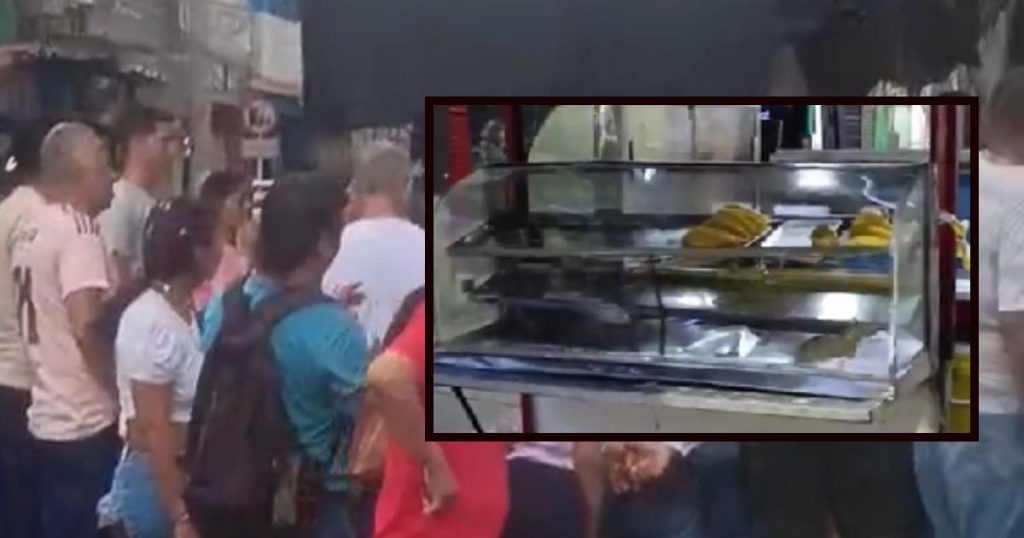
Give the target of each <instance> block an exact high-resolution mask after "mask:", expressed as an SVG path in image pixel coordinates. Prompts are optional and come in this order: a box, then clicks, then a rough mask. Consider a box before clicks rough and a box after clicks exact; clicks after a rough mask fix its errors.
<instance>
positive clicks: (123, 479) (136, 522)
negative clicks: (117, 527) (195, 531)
mask: <svg viewBox="0 0 1024 538" xmlns="http://www.w3.org/2000/svg"><path fill="white" fill-rule="evenodd" d="M101 504H102V505H105V508H106V510H102V508H104V507H103V506H101V510H102V511H107V512H108V514H109V516H108V517H111V518H112V519H120V521H121V522H122V523H123V525H124V529H125V531H126V532H127V534H128V536H129V538H172V537H173V535H174V522H173V521H172V520H171V516H170V514H168V513H167V509H166V508H164V505H163V503H161V501H160V495H159V494H158V493H157V488H156V480H155V478H154V477H153V472H152V470H151V469H150V466H149V462H148V461H146V456H145V454H143V453H140V452H134V451H129V452H128V454H127V455H126V456H125V457H124V459H122V460H121V463H120V464H118V466H117V470H116V471H114V484H113V486H112V488H111V490H110V495H109V496H108V497H107V498H106V499H104V501H102V502H101Z"/></svg>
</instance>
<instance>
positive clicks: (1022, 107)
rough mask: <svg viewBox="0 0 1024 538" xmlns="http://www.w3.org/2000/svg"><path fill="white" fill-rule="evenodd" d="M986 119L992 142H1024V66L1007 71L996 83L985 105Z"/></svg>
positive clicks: (989, 138)
mask: <svg viewBox="0 0 1024 538" xmlns="http://www.w3.org/2000/svg"><path fill="white" fill-rule="evenodd" d="M985 120H986V129H987V130H988V131H989V132H988V133H987V136H986V138H987V139H988V140H989V141H990V142H992V141H995V142H997V143H1000V144H1006V143H1011V144H1018V145H1019V144H1021V142H1024V67H1016V68H1013V69H1011V70H1009V71H1007V72H1006V74H1005V75H1003V78H1001V79H1000V80H999V82H998V83H996V86H995V88H993V89H992V93H990V94H989V97H988V103H987V104H986V106H985ZM1012 141H1021V142H1012Z"/></svg>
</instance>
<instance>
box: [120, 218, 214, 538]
mask: <svg viewBox="0 0 1024 538" xmlns="http://www.w3.org/2000/svg"><path fill="white" fill-rule="evenodd" d="M213 224H214V223H213V222H212V219H210V218H209V217H208V216H207V215H206V214H205V213H204V212H203V211H202V210H200V209H199V208H197V207H196V206H194V205H193V204H192V203H190V202H188V201H185V200H175V201H172V202H166V203H162V204H159V205H157V206H156V207H154V208H153V210H152V212H151V213H150V216H149V218H148V219H147V222H146V230H145V237H146V245H145V253H144V260H145V275H146V279H147V281H148V282H149V287H148V288H147V289H145V291H143V292H142V294H141V295H140V296H139V297H138V298H136V299H135V301H134V302H132V303H131V305H130V306H129V307H128V308H127V310H125V312H124V314H123V315H122V316H121V321H120V325H119V328H118V332H117V340H116V356H117V380H118V389H119V393H120V403H121V433H122V435H123V436H124V439H125V445H126V451H125V457H124V459H123V460H122V461H121V463H120V464H119V466H118V469H117V472H116V473H115V476H114V485H113V491H112V493H111V500H112V501H113V504H114V505H115V506H116V508H117V512H118V514H119V515H120V516H121V520H122V522H123V524H124V529H123V530H124V531H125V532H126V534H127V535H128V536H129V537H130V538H172V537H173V538H192V537H195V536H197V535H196V533H195V530H194V529H193V528H192V525H191V523H190V521H189V518H188V512H187V511H186V508H185V503H184V502H183V500H182V498H181V493H182V489H183V487H184V482H185V477H184V475H183V473H182V470H181V468H180V467H179V460H180V457H181V456H182V453H183V449H184V446H185V438H186V430H187V425H188V422H189V419H190V418H191V411H192V401H193V398H194V396H195V389H196V383H197V381H198V378H199V371H200V367H201V366H202V362H203V353H202V351H201V350H200V345H199V332H198V329H197V326H196V319H195V315H194V309H193V305H192V297H193V292H194V291H195V289H196V287H197V286H199V285H200V284H201V283H202V282H205V281H207V280H208V279H209V278H210V277H211V275H212V274H213V272H214V271H215V270H216V268H217V265H218V263H219V256H220V249H219V247H218V245H217V244H216V241H214V230H213Z"/></svg>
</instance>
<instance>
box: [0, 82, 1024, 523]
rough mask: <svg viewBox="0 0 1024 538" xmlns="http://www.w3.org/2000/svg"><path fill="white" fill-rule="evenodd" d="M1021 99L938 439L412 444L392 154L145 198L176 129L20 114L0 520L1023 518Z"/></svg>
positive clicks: (403, 201) (213, 181)
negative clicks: (974, 318) (968, 427)
mask: <svg viewBox="0 0 1024 538" xmlns="http://www.w3.org/2000/svg"><path fill="white" fill-rule="evenodd" d="M1020 103H1024V73H1022V72H1021V71H1016V72H1014V73H1011V75H1009V76H1008V77H1007V78H1006V79H1005V80H1004V82H1003V83H1001V85H1000V86H999V88H997V89H996V92H995V93H994V94H993V97H992V99H990V102H989V107H988V110H987V114H986V118H987V123H986V129H988V133H989V137H988V140H987V151H986V153H985V154H984V155H983V161H982V167H981V170H982V176H983V177H982V178H981V179H982V183H981V186H982V197H981V199H982V204H983V205H984V204H993V207H998V208H999V211H990V212H988V213H983V215H982V220H983V222H982V224H981V225H982V227H984V228H986V230H988V229H989V227H991V229H992V230H997V231H998V233H994V234H991V236H988V235H986V237H987V239H986V240H985V241H988V242H985V241H983V243H982V245H981V247H982V248H981V250H982V264H981V266H982V269H981V277H982V278H981V281H982V288H981V289H980V290H979V292H980V296H981V297H982V300H981V305H982V309H981V318H982V333H983V334H982V350H983V354H982V357H983V361H987V362H984V364H985V365H987V367H986V368H983V370H982V372H981V374H982V387H983V391H982V394H981V403H982V420H981V431H982V442H980V443H959V444H951V443H942V444H940V443H917V444H911V443H905V442H892V443H863V444H853V443H845V444H844V443H838V444H833V443H797V442H789V443H745V444H739V443H725V442H722V443H718V442H705V443H687V442H623V443H615V442H576V443H569V442H523V443H499V442H436V443H435V442H428V441H426V431H427V424H426V420H428V417H425V414H424V398H425V392H426V391H427V390H429V383H428V380H427V379H426V370H427V368H426V365H427V363H426V361H427V360H428V357H429V356H430V354H429V353H428V350H427V347H426V346H427V338H426V319H427V316H426V311H425V310H426V308H427V305H426V299H425V292H424V289H425V277H426V274H425V273H426V269H425V258H426V254H425V241H424V236H423V230H422V229H421V228H419V227H418V226H416V225H415V224H413V223H411V222H410V221H409V220H408V218H407V216H408V205H409V199H408V196H409V195H408V193H409V192H410V190H409V189H408V181H409V176H410V169H411V166H410V161H409V157H408V155H407V154H406V153H405V152H404V151H402V150H401V149H398V148H395V147H392V146H387V145H380V146H374V147H372V148H369V149H368V150H367V151H366V152H365V153H364V154H362V155H360V156H359V158H358V159H357V160H356V164H355V166H354V169H353V173H352V177H351V179H350V180H349V181H348V182H347V186H343V182H341V181H336V180H329V179H301V180H300V179H296V180H289V181H280V182H278V183H276V184H275V185H274V186H273V187H272V188H271V189H270V191H269V192H268V194H267V196H266V197H265V199H264V200H263V202H262V204H261V206H260V208H259V211H256V210H255V208H254V207H253V204H252V196H251V193H250V192H249V181H248V180H247V179H246V178H245V177H244V176H243V175H240V174H238V173H236V172H233V171H222V172H216V173H213V174H211V175H209V176H208V177H207V178H205V180H204V182H203V184H202V185H201V188H200V192H199V195H198V197H196V198H195V199H192V198H190V197H187V196H185V197H176V198H170V199H166V198H165V197H164V196H163V195H162V193H163V192H164V191H165V190H166V189H165V186H166V182H167V180H168V177H169V175H170V167H171V162H172V160H173V159H174V154H175V152H176V151H177V148H178V145H179V141H178V140H177V138H176V136H177V135H176V132H175V131H174V130H173V129H170V128H167V127H166V124H165V122H164V121H163V119H162V118H161V117H160V116H159V115H158V114H155V113H154V112H152V111H149V110H146V109H139V110H133V111H131V112H130V113H128V114H127V115H126V117H125V118H124V119H123V121H122V122H120V123H119V124H118V129H117V130H116V136H114V137H107V136H106V135H101V134H100V132H99V131H97V130H95V129H94V128H92V127H90V126H88V125H85V124H81V123H74V122H66V123H59V124H57V125H55V126H52V127H50V126H47V127H46V128H45V129H37V130H35V131H34V132H33V133H29V136H26V137H25V138H24V140H23V141H22V142H21V144H22V147H21V150H20V153H19V154H18V162H17V167H16V168H15V175H16V176H17V179H18V183H19V184H18V186H17V187H16V188H15V189H13V191H12V192H10V193H9V194H8V195H7V196H6V198H4V200H3V202H2V203H0V531H2V533H3V536H5V537H6V536H10V537H12V538H36V537H40V538H87V537H88V538H94V537H96V536H98V535H104V534H103V533H105V535H106V536H113V537H129V538H172V537H173V538H195V537H200V538H230V537H243V536H244V537H261V536H265V537H271V536H295V537H307V536H308V537H315V538H321V537H323V538H371V537H375V538H417V537H423V538H426V537H473V538H498V537H502V538H547V537H551V538H555V537H558V538H697V537H711V538H741V537H753V536H765V537H772V538H775V537H778V538H802V537H807V538H826V537H828V536H841V537H842V538H858V537H872V538H876V537H886V538H890V537H891V538H923V537H926V536H935V537H936V538H946V537H964V538H966V537H976V536H986V537H995V538H1000V537H1007V538H1009V537H1013V536H1022V535H1024V513H1022V512H1021V511H1020V509H1021V508H1022V507H1024V505H1022V504H1021V500H1022V499H1024V497H1022V496H1021V491H1022V490H1021V489H1020V483H1021V478H1022V477H1024V474H1021V472H1020V469H1024V466H1022V465H1020V461H1022V460H1021V458H1020V452H1021V451H1020V450H1019V447H1020V446H1021V444H1020V442H1019V437H1018V433H1017V432H1018V431H1019V426H1017V424H1018V423H1019V419H1018V418H1017V417H1018V416H1019V415H1017V406H1016V401H1017V398H1018V396H1017V395H1019V394H1021V391H1020V390H1019V388H1018V387H1020V386H1024V382H1016V383H1015V381H1018V380H1021V379H1024V376H1019V375H1017V374H1018V373H1019V372H1020V371H1021V370H1020V369H1017V368H1013V367H1012V365H1013V364H1015V362H1014V361H1013V360H1008V359H1013V358H1014V357H1015V355H1014V351H1013V350H1014V349H1020V346H1016V345H1015V342H1016V339H1018V338H1020V334H1021V333H1020V331H1019V330H1015V329H1016V327H1017V326H1018V325H1019V320H1018V319H1017V318H1018V317H1019V312H1018V311H1019V303H1020V301H1019V297H1018V296H1019V295H1020V290H1021V289H1024V287H1022V286H1021V284H1020V283H1019V282H1018V280H1019V273H1020V271H1018V270H1017V269H1018V268H1017V263H1016V259H1017V258H1018V257H1019V256H1020V253H1021V252H1024V249H1021V248H1020V247H1019V245H1018V244H1017V243H1018V242H1020V241H1021V240H1022V238H1024V234H1022V233H1020V229H1019V228H1020V224H1019V223H1020V222H1021V219H1020V214H1021V213H1020V212H1021V211H1024V209H1021V208H1024V190H1020V189H1019V188H1018V187H1016V186H1015V184H1014V181H1017V179H1019V178H1016V177H1015V175H1018V174H1019V170H1021V169H1022V168H1021V166H1024V149H1022V148H1024V145H1022V143H1021V141H1022V140H1024V114H1022V113H1021V111H1022V110H1024V107H1021V105H1020ZM112 148H116V151H111V149H112ZM112 154H113V155H116V156H118V159H117V162H116V166H113V165H112V163H111V155H112ZM112 168H117V169H118V173H117V174H115V173H114V172H113V171H112ZM1018 193H1019V194H1018ZM986 219H989V220H986ZM996 268H998V269H996ZM986 357H987V359H986ZM997 363H998V364H997Z"/></svg>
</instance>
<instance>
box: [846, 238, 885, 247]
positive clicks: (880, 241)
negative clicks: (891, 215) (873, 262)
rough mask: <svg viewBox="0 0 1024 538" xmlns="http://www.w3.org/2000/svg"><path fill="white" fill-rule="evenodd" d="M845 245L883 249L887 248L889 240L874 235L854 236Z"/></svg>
mask: <svg viewBox="0 0 1024 538" xmlns="http://www.w3.org/2000/svg"><path fill="white" fill-rule="evenodd" d="M846 244H847V246H851V247H885V246H889V238H888V237H879V236H876V235H855V236H853V237H851V238H850V240H849V241H847V242H846Z"/></svg>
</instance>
